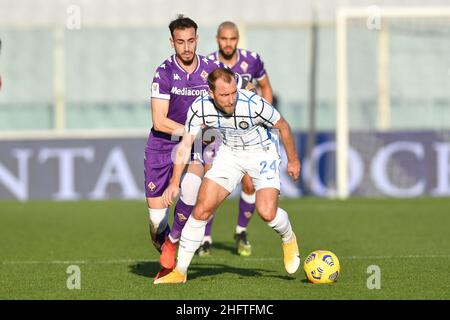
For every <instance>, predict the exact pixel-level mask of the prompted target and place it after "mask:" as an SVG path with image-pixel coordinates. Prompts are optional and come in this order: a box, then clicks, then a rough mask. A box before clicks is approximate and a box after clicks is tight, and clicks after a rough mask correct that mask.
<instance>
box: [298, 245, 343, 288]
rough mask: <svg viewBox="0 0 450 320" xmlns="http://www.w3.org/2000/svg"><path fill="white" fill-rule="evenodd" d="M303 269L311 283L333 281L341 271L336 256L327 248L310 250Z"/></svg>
mask: <svg viewBox="0 0 450 320" xmlns="http://www.w3.org/2000/svg"><path fill="white" fill-rule="evenodd" d="M303 269H304V270H305V274H306V277H307V278H308V280H309V281H310V282H312V283H331V282H335V281H336V280H337V279H338V277H339V273H340V272H341V267H340V265H339V260H338V258H337V256H336V255H335V254H334V253H333V252H331V251H328V250H316V251H313V252H311V253H310V254H309V255H308V257H307V258H306V260H305V263H304V265H303Z"/></svg>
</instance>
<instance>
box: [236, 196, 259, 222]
mask: <svg viewBox="0 0 450 320" xmlns="http://www.w3.org/2000/svg"><path fill="white" fill-rule="evenodd" d="M255 208H256V204H254V203H248V202H246V201H245V200H244V199H242V197H241V199H240V200H239V216H238V226H240V227H243V228H247V225H248V223H249V222H250V219H251V217H252V215H253V212H254V211H255Z"/></svg>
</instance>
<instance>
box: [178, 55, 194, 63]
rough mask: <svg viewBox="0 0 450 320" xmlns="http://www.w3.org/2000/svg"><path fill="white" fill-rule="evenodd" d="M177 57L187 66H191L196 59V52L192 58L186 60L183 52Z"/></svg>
mask: <svg viewBox="0 0 450 320" xmlns="http://www.w3.org/2000/svg"><path fill="white" fill-rule="evenodd" d="M177 57H178V59H180V61H181V62H182V63H183V65H185V66H190V65H191V64H192V63H193V62H194V60H195V54H193V55H192V58H191V59H190V60H186V58H185V57H183V56H182V55H181V54H177Z"/></svg>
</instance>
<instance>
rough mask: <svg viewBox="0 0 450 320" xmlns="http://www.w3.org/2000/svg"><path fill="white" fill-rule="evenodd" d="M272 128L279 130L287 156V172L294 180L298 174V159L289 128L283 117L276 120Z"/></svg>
mask: <svg viewBox="0 0 450 320" xmlns="http://www.w3.org/2000/svg"><path fill="white" fill-rule="evenodd" d="M273 128H275V129H278V130H280V136H281V141H282V142H283V145H284V148H285V150H286V155H287V158H288V165H287V169H288V174H289V175H290V176H291V177H292V179H293V180H294V181H295V180H297V179H298V177H299V176H300V160H299V159H298V156H297V150H296V148H295V144H294V138H293V136H292V131H291V128H290V127H289V124H288V123H287V122H286V120H285V119H284V118H283V117H281V118H280V120H278V121H277V123H276V124H275V125H274V126H273Z"/></svg>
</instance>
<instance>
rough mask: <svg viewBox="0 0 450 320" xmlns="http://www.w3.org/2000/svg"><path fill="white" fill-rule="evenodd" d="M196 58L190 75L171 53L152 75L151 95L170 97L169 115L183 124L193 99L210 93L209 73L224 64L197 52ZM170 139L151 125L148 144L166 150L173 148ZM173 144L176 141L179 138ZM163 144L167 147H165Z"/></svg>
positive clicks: (161, 97)
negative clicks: (195, 66)
mask: <svg viewBox="0 0 450 320" xmlns="http://www.w3.org/2000/svg"><path fill="white" fill-rule="evenodd" d="M197 60H198V65H197V68H196V69H195V71H194V72H192V73H190V74H188V73H187V72H186V71H184V70H183V69H182V68H181V66H180V65H179V64H178V62H177V60H176V58H175V55H172V56H171V57H169V58H168V59H167V60H166V61H164V62H163V63H162V64H161V65H160V66H159V67H158V68H157V69H156V72H155V75H154V77H153V83H152V89H151V97H152V98H158V99H165V100H169V111H168V114H167V117H168V118H169V119H171V120H173V121H176V122H178V123H180V124H183V125H184V123H185V122H186V115H187V111H188V109H189V107H190V106H191V104H192V103H193V102H194V100H195V99H196V98H197V97H199V96H200V95H202V94H203V93H207V92H208V83H207V77H208V74H209V73H210V72H212V71H214V70H215V69H217V68H218V67H219V66H224V65H223V64H222V63H221V62H219V61H217V60H211V59H208V58H207V57H204V56H201V55H197ZM155 138H156V139H155ZM150 140H151V141H150ZM161 140H162V141H161ZM170 140H171V137H170V135H169V134H167V133H163V132H159V131H157V130H155V129H154V128H152V131H151V134H150V137H149V143H148V146H149V147H151V148H155V149H159V148H163V149H166V148H167V147H170V146H168V144H169V145H170V144H171V143H170ZM168 142H169V143H168ZM174 143H175V144H176V143H177V141H174ZM163 144H164V145H165V147H166V148H164V147H163Z"/></svg>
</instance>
